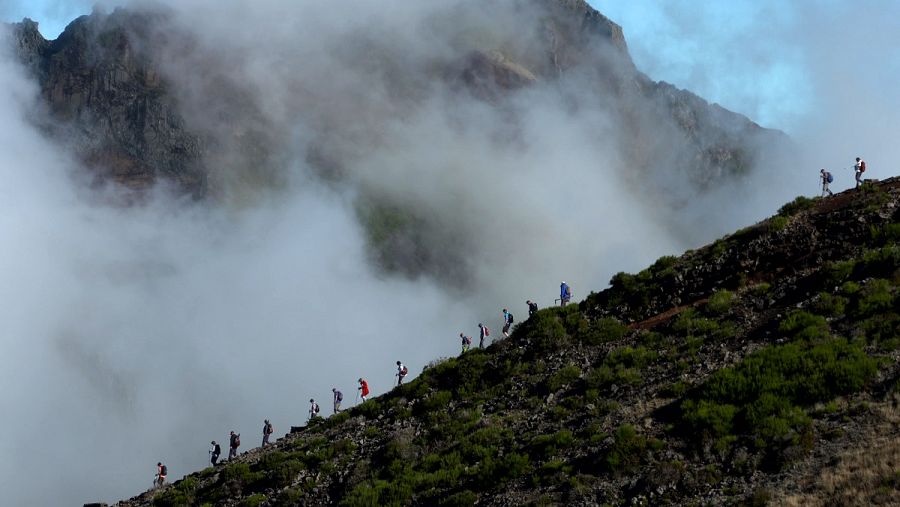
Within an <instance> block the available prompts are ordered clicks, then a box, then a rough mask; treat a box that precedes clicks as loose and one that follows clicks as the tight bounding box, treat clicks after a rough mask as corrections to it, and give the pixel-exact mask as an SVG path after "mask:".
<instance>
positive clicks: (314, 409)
mask: <svg viewBox="0 0 900 507" xmlns="http://www.w3.org/2000/svg"><path fill="white" fill-rule="evenodd" d="M318 416H319V404H318V403H316V400H314V399H312V398H310V399H309V420H310V421H312V420H313V419H315V418H316V417H318Z"/></svg>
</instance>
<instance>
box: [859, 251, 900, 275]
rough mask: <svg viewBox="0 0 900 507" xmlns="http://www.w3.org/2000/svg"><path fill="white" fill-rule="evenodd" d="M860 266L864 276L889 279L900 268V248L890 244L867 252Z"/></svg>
mask: <svg viewBox="0 0 900 507" xmlns="http://www.w3.org/2000/svg"><path fill="white" fill-rule="evenodd" d="M861 264H862V265H863V271H864V274H865V276H872V277H874V276H878V277H890V276H892V275H893V274H894V272H895V271H897V269H898V268H900V246H898V245H895V244H892V245H887V246H884V247H881V248H875V249H872V250H867V251H866V252H865V253H863V258H862V262H861Z"/></svg>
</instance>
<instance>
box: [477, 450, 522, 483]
mask: <svg viewBox="0 0 900 507" xmlns="http://www.w3.org/2000/svg"><path fill="white" fill-rule="evenodd" d="M530 468H531V463H530V461H529V460H528V456H525V455H523V454H519V453H515V452H510V453H507V454H505V455H503V457H501V458H495V457H493V456H487V457H485V458H484V459H483V460H481V463H479V464H478V469H477V470H476V471H475V483H476V484H478V485H479V486H480V487H482V488H485V489H488V488H495V487H497V486H502V485H504V484H506V483H507V482H509V481H511V480H513V479H516V478H518V477H521V476H522V475H524V474H525V473H526V472H527V471H528V470H529V469H530Z"/></svg>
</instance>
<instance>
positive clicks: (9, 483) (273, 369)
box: [0, 0, 896, 505]
mask: <svg viewBox="0 0 900 507" xmlns="http://www.w3.org/2000/svg"><path fill="white" fill-rule="evenodd" d="M117 4H122V3H121V2H117ZM124 4H125V5H126V6H128V7H129V8H133V9H146V8H151V4H149V3H146V2H126V3H124ZM112 5H113V4H109V5H108V6H107V8H109V7H111V6H112ZM511 5H513V6H515V7H516V8H514V9H512V8H509V6H511ZM525 5H526V4H524V3H520V2H514V3H503V4H497V5H493V4H492V5H487V6H482V5H473V3H471V2H461V1H457V2H444V3H441V4H439V5H434V4H431V3H428V4H420V3H411V2H400V1H387V2H379V3H377V5H376V4H373V3H371V2H364V1H357V0H354V1H349V2H345V4H344V5H343V6H342V7H341V8H335V6H334V5H332V4H329V3H321V2H296V3H291V4H285V3H284V2H278V1H274V0H266V1H261V2H256V3H254V6H253V8H248V7H247V5H246V3H244V2H238V1H211V0H210V1H204V0H195V1H192V2H175V1H174V0H173V1H170V2H163V4H159V3H154V4H152V8H153V9H160V8H162V9H163V10H164V11H165V12H167V13H168V14H167V20H168V21H167V23H166V24H164V25H162V28H159V30H160V32H159V33H158V34H157V37H156V39H155V40H157V41H160V43H159V44H158V45H153V46H152V47H148V48H146V50H147V51H149V52H152V54H154V55H155V58H156V62H157V63H158V65H159V66H160V69H161V72H163V74H164V75H165V76H166V78H167V79H169V80H171V82H172V83H173V92H174V93H176V94H177V96H178V99H179V103H180V104H181V107H182V108H183V110H184V113H185V117H186V119H187V121H188V122H189V123H190V124H191V127H192V128H193V129H195V130H196V131H198V132H202V133H203V135H204V136H206V137H207V138H208V139H211V140H213V141H214V143H213V146H215V149H214V150H212V152H211V153H209V154H208V158H209V161H211V166H212V167H214V168H215V172H214V173H213V174H212V175H211V176H210V177H211V180H212V183H211V196H210V198H209V199H207V200H203V201H193V200H190V199H188V198H185V197H183V196H180V195H179V194H178V193H177V192H175V191H173V189H170V188H166V187H165V186H164V185H162V186H160V187H159V188H157V189H156V190H155V191H154V192H153V193H152V195H150V196H148V198H147V199H146V200H144V201H143V202H141V203H140V204H136V205H133V206H129V207H121V206H116V205H111V204H109V203H110V202H115V201H116V196H117V195H118V194H120V193H121V192H122V189H120V188H117V187H115V186H113V185H110V186H108V187H106V188H103V189H100V190H96V189H87V188H85V186H84V185H83V184H82V181H83V175H84V174H85V173H86V171H87V170H86V169H85V168H83V167H80V165H79V164H78V162H77V161H76V160H75V159H74V158H73V157H72V156H71V154H70V153H69V151H68V150H66V149H65V148H64V147H62V146H61V145H59V144H58V143H56V142H55V141H50V140H48V139H46V138H45V136H44V135H43V134H42V133H41V132H40V131H39V130H37V129H36V128H35V127H34V125H35V122H34V117H35V115H40V114H41V113H40V110H41V108H40V105H39V103H40V99H39V98H38V96H37V93H38V92H37V87H36V85H35V84H34V83H33V82H32V81H31V80H30V78H29V77H27V75H26V73H25V71H24V69H22V68H21V67H19V65H18V64H16V63H13V58H12V56H11V55H9V54H6V53H4V54H3V55H2V59H0V80H2V83H0V120H2V123H0V125H4V127H3V128H0V146H2V149H0V161H2V163H0V170H2V171H3V174H4V181H5V182H6V185H4V186H3V187H2V190H0V192H2V194H3V195H2V197H3V198H2V199H0V232H2V234H3V237H4V238H5V239H6V241H5V245H6V248H4V249H3V250H2V253H0V255H2V257H0V259H2V263H3V264H2V265H3V266H4V269H3V270H2V272H3V276H4V278H5V280H4V281H5V283H3V285H2V288H0V302H2V304H3V307H4V308H6V309H7V318H6V319H4V321H3V323H2V335H0V336H2V340H3V345H4V350H5V353H4V354H3V355H2V359H0V361H2V363H0V366H2V368H0V375H3V379H4V382H2V383H0V385H2V386H3V387H2V388H0V406H2V407H3V415H2V416H0V417H2V418H3V422H4V424H3V427H4V428H6V431H4V432H3V433H2V434H0V449H3V450H5V451H6V455H7V456H8V457H9V459H7V460H5V461H4V463H3V465H0V466H2V468H0V473H2V477H3V478H2V479H0V491H2V501H3V503H8V504H11V505H24V504H31V505H57V504H70V503H73V502H74V503H78V502H86V501H91V500H104V501H114V500H115V499H117V498H123V497H129V496H132V495H134V494H138V493H140V492H141V491H143V490H144V489H146V488H147V487H149V486H150V481H151V479H152V476H153V473H154V472H155V464H156V462H157V461H162V462H164V463H166V464H167V465H168V467H169V470H170V480H177V479H178V478H180V477H181V476H182V475H183V474H186V473H190V472H192V471H195V470H198V469H200V468H202V467H203V466H204V465H205V463H206V459H207V454H206V449H207V448H208V442H209V441H210V440H213V439H215V440H217V441H219V442H220V443H224V442H226V441H227V435H228V431H229V430H232V429H233V430H235V431H238V432H240V433H242V441H243V447H242V450H246V449H248V448H250V447H254V446H256V445H258V444H259V441H260V440H261V426H262V421H263V419H264V418H268V419H271V420H272V421H273V423H274V424H275V426H276V434H277V435H281V434H283V433H285V432H286V431H287V430H288V429H289V426H291V425H299V424H302V422H303V421H305V418H306V411H307V407H308V402H307V401H308V400H309V398H311V397H313V398H316V399H317V400H318V401H319V402H320V403H321V405H322V407H323V409H324V411H325V413H326V414H328V413H330V403H329V401H330V389H331V387H333V386H336V387H338V388H340V389H342V391H343V392H344V394H345V400H346V401H345V405H352V403H348V402H350V400H352V399H353V394H354V390H355V380H356V379H357V378H358V377H360V376H365V377H366V378H368V379H369V381H370V383H371V385H372V387H373V390H374V392H375V394H379V393H382V392H385V391H387V390H388V389H389V388H390V387H391V384H392V381H393V373H394V368H393V365H394V361H396V360H402V361H404V362H405V363H406V364H408V365H409V366H410V369H411V372H412V373H413V374H417V373H418V372H420V371H421V369H422V368H423V367H424V366H425V365H426V364H427V363H428V362H430V361H432V360H434V359H436V358H439V357H443V356H450V355H453V354H456V353H457V352H458V350H459V349H458V347H459V343H458V341H459V340H458V337H457V335H458V333H459V332H467V333H472V334H474V333H476V332H477V330H476V324H477V323H478V322H480V321H483V322H485V323H486V324H488V325H489V326H491V328H492V329H494V328H499V327H500V326H499V323H500V310H501V308H503V307H508V308H510V310H511V311H512V312H513V313H514V314H515V315H516V317H517V318H518V320H523V318H524V317H525V315H526V313H525V305H524V301H525V299H532V300H535V301H537V302H538V303H539V304H540V305H541V306H542V307H543V306H547V305H550V304H552V302H553V299H554V297H556V296H555V293H556V290H557V287H558V284H559V282H560V281H561V280H563V279H564V280H566V281H568V282H569V283H570V284H571V285H572V286H573V287H574V290H575V296H576V299H581V298H582V297H584V296H586V295H587V293H588V292H590V291H596V290H601V289H603V288H604V287H606V285H607V281H608V280H609V278H610V276H611V275H612V274H614V273H616V272H618V271H636V270H639V269H642V268H643V267H645V266H646V265H647V264H649V263H650V262H652V261H653V260H654V259H656V258H657V257H659V256H661V255H670V254H679V253H681V252H682V251H683V250H685V249H687V248H693V247H696V246H699V245H701V244H703V243H705V242H707V241H710V240H712V239H715V238H716V237H718V236H721V235H722V234H725V233H727V232H730V231H732V230H734V229H735V228H737V227H741V226H744V225H748V224H750V223H753V222H755V221H756V220H758V219H760V218H762V217H764V216H766V215H769V214H771V213H773V212H774V211H775V209H777V207H778V206H779V205H780V204H782V203H783V202H785V201H786V200H789V199H790V198H791V197H793V195H796V194H799V193H804V192H805V193H808V194H812V193H813V192H812V191H807V187H809V188H811V189H812V190H814V189H815V186H814V185H815V181H816V180H815V179H814V177H815V175H817V173H818V169H817V168H810V170H809V171H808V172H809V175H807V174H806V172H805V171H804V170H803V169H802V168H799V167H789V168H787V169H786V168H785V165H784V163H783V162H782V161H781V160H780V159H778V160H776V161H775V163H771V164H770V163H768V162H769V160H764V163H763V164H761V165H759V166H758V167H756V168H754V169H753V170H752V171H750V172H749V173H748V174H746V175H745V176H743V177H741V178H738V179H735V180H725V181H722V182H720V184H719V185H718V186H717V187H714V188H712V189H708V191H705V192H699V191H698V190H697V188H695V185H694V183H693V182H692V181H691V179H690V177H689V176H687V175H672V174H671V173H670V172H669V171H670V167H668V166H667V165H665V164H664V163H662V164H659V165H657V166H654V167H653V168H652V173H650V174H634V173H632V172H629V170H628V168H629V159H628V154H625V153H621V152H620V150H619V146H620V145H619V144H618V143H617V142H616V141H617V138H618V136H620V135H622V134H621V128H620V126H619V125H618V124H617V123H616V118H617V116H616V114H615V107H613V105H611V104H609V103H608V99H605V98H604V97H602V96H599V95H595V94H590V93H584V89H585V88H586V87H588V86H590V85H589V83H591V79H592V78H594V77H595V76H594V75H592V74H591V69H576V70H575V71H573V72H572V73H571V75H570V76H567V77H565V78H563V79H561V80H559V81H556V82H553V83H546V82H540V81H538V82H537V83H535V84H534V85H533V86H529V87H525V88H523V89H521V90H518V91H516V93H514V94H511V96H510V97H508V98H504V99H498V100H484V99H483V98H476V97H473V96H472V95H471V94H467V93H465V92H463V91H460V89H459V88H458V87H457V86H456V85H455V84H454V83H453V82H446V81H441V80H439V79H436V76H435V75H434V73H433V69H434V68H436V67H438V66H440V65H444V66H446V65H451V64H452V63H453V62H456V61H458V60H460V59H461V58H464V57H465V55H467V54H468V53H469V52H470V51H472V50H473V48H474V47H475V45H476V42H477V44H478V45H479V47H481V46H486V47H502V48H506V49H507V50H508V51H509V52H510V53H511V54H513V55H515V56H517V57H518V58H520V59H522V61H526V62H527V61H528V48H529V47H530V46H531V44H533V43H534V42H533V41H532V37H535V34H536V33H537V30H538V25H536V21H535V20H537V19H539V18H540V13H539V12H535V11H533V10H530V9H528V8H526V7H525ZM161 6H162V7H161ZM501 14H502V15H501ZM822 16H823V19H821V20H820V21H819V22H820V23H822V26H833V24H836V23H839V19H838V17H828V16H825V15H824V14H823V15H822ZM887 28H888V27H885V29H887ZM625 30H626V35H627V33H628V26H625ZM532 32H534V33H532ZM184 33H190V34H191V37H190V38H189V39H185V38H183V37H182V36H180V35H179V34H184ZM823 33H824V31H823ZM535 40H536V39H535ZM788 42H790V44H794V45H798V46H800V47H802V48H805V50H806V51H808V53H804V54H808V55H811V56H810V57H809V58H808V59H807V60H806V61H807V62H810V63H809V67H808V68H809V70H810V72H813V73H815V75H823V76H824V75H826V73H827V72H829V71H834V67H832V66H830V65H829V59H828V58H826V56H825V53H826V51H825V50H824V49H823V50H821V51H820V52H818V51H815V52H814V51H813V50H814V49H815V48H818V47H821V43H822V41H821V40H818V39H817V38H816V37H813V34H810V36H809V38H802V37H799V36H796V35H791V36H790V40H789V41H788ZM786 43H787V42H786ZM629 44H632V45H633V44H634V41H633V40H629ZM185 48H190V51H186V50H185ZM847 51H848V52H851V53H852V50H851V49H847ZM895 70H896V69H895ZM835 72H837V71H835ZM650 77H651V78H653V77H655V76H653V75H652V74H651V76H650ZM817 82H818V83H820V84H822V86H817V87H815V88H813V89H814V90H816V94H817V95H816V97H817V98H819V97H826V98H828V100H834V101H836V102H835V103H836V104H837V103H839V104H843V105H845V106H847V107H848V108H849V106H850V105H851V104H853V101H851V100H839V99H846V98H847V97H848V96H850V95H848V90H847V89H846V88H845V87H844V86H849V85H841V86H840V87H839V86H838V85H837V84H836V83H837V81H836V80H835V81H833V82H832V81H829V80H825V79H820V80H818V81H817ZM889 82H892V81H890V79H886V80H884V81H878V82H877V84H873V83H869V85H870V86H871V87H872V88H874V90H867V93H870V94H872V93H877V92H878V91H879V90H880V91H881V93H882V94H884V95H887V93H888V92H887V91H886V90H887V88H886V84H887V83H889ZM873 106H874V104H873ZM635 107H637V106H635ZM738 110H740V109H739V108H738ZM828 111H830V112H828ZM847 111H849V109H844V108H841V107H835V108H833V109H825V110H823V111H822V116H821V117H816V118H811V119H810V121H809V123H808V126H809V128H808V129H801V128H800V127H797V128H796V129H795V130H792V132H791V133H792V135H794V136H795V140H796V139H801V140H802V141H803V142H804V143H806V144H804V145H803V146H804V150H803V151H804V152H806V151H809V152H816V153H824V152H826V151H828V152H829V153H834V155H829V157H838V156H839V155H838V152H839V151H841V150H839V149H838V148H839V147H842V146H839V145H836V144H835V143H834V140H835V139H837V138H838V137H840V136H842V135H843V134H844V133H845V132H846V131H845V130H830V129H827V128H813V127H812V126H813V125H833V124H835V122H833V121H831V120H832V119H834V118H837V117H838V116H835V115H843V114H846V113H847ZM742 112H743V111H742ZM887 125H893V126H896V123H890V122H888V123H887ZM773 126H775V127H777V125H773ZM805 132H810V133H811V134H810V135H809V137H807V136H806V135H802V133H805ZM652 134H655V135H648V138H653V139H654V141H655V142H658V143H662V144H663V145H666V144H667V143H671V144H672V146H673V151H675V150H676V149H677V148H675V147H676V146H677V143H678V140H677V139H676V138H673V137H671V136H672V134H671V131H670V130H667V129H665V128H663V127H660V128H659V130H658V132H654V133H652ZM248 138H249V139H252V141H247V139H248ZM242 143H252V145H253V147H254V148H260V149H257V150H255V151H253V153H254V154H256V155H248V154H247V153H248V152H247V150H246V148H247V146H248V144H242ZM826 146H827V147H828V148H827V150H826V149H825V148H824V147H826ZM847 149H848V150H849V149H850V148H849V147H848V148H847ZM869 149H870V150H871V151H870V152H869V153H872V157H870V158H869V159H868V160H870V164H871V165H870V167H871V168H872V170H873V171H877V170H878V167H879V165H882V166H883V164H878V163H874V162H872V160H873V159H874V160H876V161H880V160H881V158H882V157H884V158H885V159H886V158H887V157H888V156H890V154H889V153H887V152H885V153H884V154H882V153H881V152H879V153H878V154H877V155H876V151H875V147H874V146H873V147H872V148H869ZM260 152H263V153H264V155H263V156H258V154H259V153H260ZM311 153H313V154H316V153H318V154H321V156H320V157H313V156H311V155H310V154H311ZM861 154H862V155H863V156H866V155H867V153H861ZM849 155H853V156H855V155H856V153H853V154H849ZM849 155H848V156H849ZM840 156H843V152H841V153H840ZM323 159H324V160H325V162H326V163H323V162H322V160H323ZM773 160H774V159H773ZM323 167H328V168H329V171H323ZM867 174H868V173H867ZM874 175H875V174H873V176H874ZM807 179H808V180H809V182H808V183H807ZM373 198H376V199H386V200H388V201H389V202H391V203H393V204H397V205H404V206H408V207H411V208H413V209H416V210H418V211H419V213H420V214H421V217H423V218H422V219H423V220H426V221H427V223H428V224H429V227H428V230H427V231H426V232H425V233H424V234H425V236H424V238H422V243H423V244H424V245H425V247H424V249H425V250H424V251H425V253H426V254H429V255H434V256H436V258H438V259H439V262H436V263H435V264H434V266H433V268H434V269H432V270H430V271H429V270H427V269H423V270H421V271H419V272H416V273H394V272H390V271H385V270H383V269H381V268H380V267H379V266H378V264H377V262H373V252H372V248H371V245H370V244H369V243H368V242H367V232H366V231H365V230H364V226H363V225H362V224H361V220H360V218H361V216H363V217H364V216H365V215H366V214H367V213H370V212H371V211H372V210H371V209H369V208H368V207H367V204H366V203H369V202H371V200H372V199H373ZM412 248H413V247H412V246H410V247H409V248H407V246H406V245H400V248H398V249H396V250H397V251H396V254H397V255H403V254H404V253H406V252H407V251H408V250H412ZM417 248H422V247H421V245H419V246H417ZM456 251H459V252H462V254H445V256H444V257H442V256H441V255H442V252H456ZM413 260H415V259H413Z"/></svg>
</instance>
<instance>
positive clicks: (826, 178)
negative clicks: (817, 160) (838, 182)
mask: <svg viewBox="0 0 900 507" xmlns="http://www.w3.org/2000/svg"><path fill="white" fill-rule="evenodd" d="M819 174H820V177H821V178H822V197H825V194H826V193H827V194H828V195H829V196H832V195H834V193H833V192H832V191H831V190H829V189H828V184H829V183H831V182H833V181H834V176H832V175H831V173H830V172H828V171H826V170H825V169H822V170H821V171H819Z"/></svg>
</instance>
